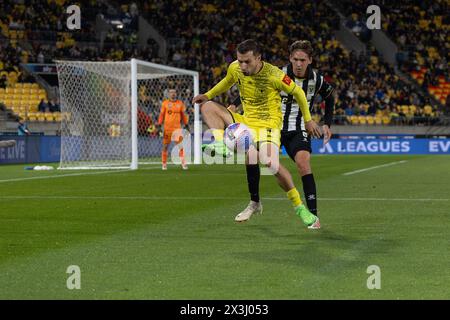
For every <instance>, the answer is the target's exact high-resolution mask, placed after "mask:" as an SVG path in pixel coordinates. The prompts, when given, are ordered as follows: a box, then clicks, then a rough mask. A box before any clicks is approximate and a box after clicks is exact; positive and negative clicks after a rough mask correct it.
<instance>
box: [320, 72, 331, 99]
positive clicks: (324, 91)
mask: <svg viewBox="0 0 450 320" xmlns="http://www.w3.org/2000/svg"><path fill="white" fill-rule="evenodd" d="M320 78H321V80H322V83H321V85H320V88H319V91H318V92H317V93H318V94H320V95H321V96H322V99H323V100H325V99H326V98H328V97H329V96H330V95H331V93H332V92H333V90H334V89H333V86H332V85H331V84H329V83H328V82H327V81H326V80H325V78H324V77H323V76H320Z"/></svg>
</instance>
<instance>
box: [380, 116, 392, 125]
mask: <svg viewBox="0 0 450 320" xmlns="http://www.w3.org/2000/svg"><path fill="white" fill-rule="evenodd" d="M382 120H383V124H389V123H390V122H391V118H390V117H388V116H384V117H383V118H382Z"/></svg>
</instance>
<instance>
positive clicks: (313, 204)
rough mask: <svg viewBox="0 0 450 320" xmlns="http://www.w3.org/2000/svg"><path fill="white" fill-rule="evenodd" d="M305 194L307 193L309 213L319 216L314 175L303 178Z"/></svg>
mask: <svg viewBox="0 0 450 320" xmlns="http://www.w3.org/2000/svg"><path fill="white" fill-rule="evenodd" d="M302 182H303V192H304V193H305V200H306V204H307V206H308V209H309V211H310V212H311V213H312V214H314V215H316V216H317V194H316V182H315V181H314V176H313V174H312V173H310V174H307V175H305V176H303V177H302Z"/></svg>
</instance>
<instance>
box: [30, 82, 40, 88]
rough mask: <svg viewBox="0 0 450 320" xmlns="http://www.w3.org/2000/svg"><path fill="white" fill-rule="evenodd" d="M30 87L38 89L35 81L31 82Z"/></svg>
mask: <svg viewBox="0 0 450 320" xmlns="http://www.w3.org/2000/svg"><path fill="white" fill-rule="evenodd" d="M31 88H33V89H39V85H38V84H37V83H32V84H31Z"/></svg>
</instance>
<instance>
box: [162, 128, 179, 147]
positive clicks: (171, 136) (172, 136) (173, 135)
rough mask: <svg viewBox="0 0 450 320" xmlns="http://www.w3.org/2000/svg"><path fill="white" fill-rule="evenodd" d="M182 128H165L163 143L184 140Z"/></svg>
mask: <svg viewBox="0 0 450 320" xmlns="http://www.w3.org/2000/svg"><path fill="white" fill-rule="evenodd" d="M181 131H182V130H181V129H173V130H164V134H163V144H169V143H171V142H172V141H173V142H175V143H177V144H178V143H180V142H182V141H183V135H182V132H181Z"/></svg>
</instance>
